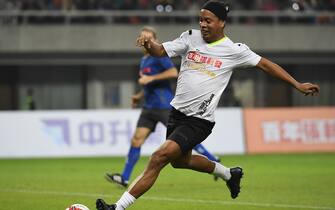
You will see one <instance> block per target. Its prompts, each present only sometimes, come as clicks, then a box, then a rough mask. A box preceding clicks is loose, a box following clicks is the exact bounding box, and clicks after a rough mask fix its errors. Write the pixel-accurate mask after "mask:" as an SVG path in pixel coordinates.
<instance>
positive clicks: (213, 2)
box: [202, 0, 229, 21]
mask: <svg viewBox="0 0 335 210" xmlns="http://www.w3.org/2000/svg"><path fill="white" fill-rule="evenodd" d="M202 9H206V10H209V11H211V12H212V13H213V14H214V15H215V16H217V17H218V18H219V19H220V20H223V21H225V20H226V18H227V14H228V12H229V5H228V4H225V3H224V2H222V1H217V0H210V1H208V2H206V3H205V4H204V5H203V6H202Z"/></svg>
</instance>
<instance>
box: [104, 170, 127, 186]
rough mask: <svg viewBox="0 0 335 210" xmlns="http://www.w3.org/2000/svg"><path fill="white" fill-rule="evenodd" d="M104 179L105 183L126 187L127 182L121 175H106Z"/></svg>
mask: <svg viewBox="0 0 335 210" xmlns="http://www.w3.org/2000/svg"><path fill="white" fill-rule="evenodd" d="M105 178H106V179H107V181H110V182H113V183H116V184H119V185H121V186H122V187H128V181H125V180H124V179H123V177H122V175H121V174H117V173H116V174H109V173H106V175H105Z"/></svg>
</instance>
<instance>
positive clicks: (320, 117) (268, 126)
mask: <svg viewBox="0 0 335 210" xmlns="http://www.w3.org/2000/svg"><path fill="white" fill-rule="evenodd" d="M244 120H245V131H246V147H247V152H248V153H271V152H283V153H286V152H331V151H333V152H335V108H267V109H245V110H244Z"/></svg>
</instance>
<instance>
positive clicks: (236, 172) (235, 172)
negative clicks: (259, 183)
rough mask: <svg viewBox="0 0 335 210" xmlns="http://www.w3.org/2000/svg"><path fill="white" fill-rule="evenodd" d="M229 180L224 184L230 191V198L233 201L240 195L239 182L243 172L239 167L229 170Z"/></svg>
mask: <svg viewBox="0 0 335 210" xmlns="http://www.w3.org/2000/svg"><path fill="white" fill-rule="evenodd" d="M230 174H231V178H230V179H229V180H228V181H227V182H226V184H227V187H228V189H229V191H230V196H231V197H232V198H233V199H235V198H236V197H237V196H238V194H239V193H240V189H241V186H240V182H241V179H242V176H243V170H242V168H240V167H236V168H231V169H230Z"/></svg>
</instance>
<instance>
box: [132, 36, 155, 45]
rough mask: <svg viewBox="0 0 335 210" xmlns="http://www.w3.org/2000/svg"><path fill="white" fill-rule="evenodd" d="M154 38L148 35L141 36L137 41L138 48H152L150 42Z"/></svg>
mask: <svg viewBox="0 0 335 210" xmlns="http://www.w3.org/2000/svg"><path fill="white" fill-rule="evenodd" d="M151 39H152V37H150V36H149V35H146V34H141V35H139V36H138V37H137V39H136V46H138V47H145V48H151V44H150V42H151V41H152V40H151Z"/></svg>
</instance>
